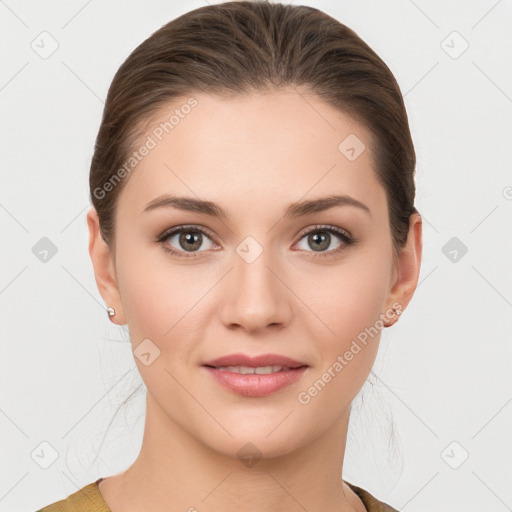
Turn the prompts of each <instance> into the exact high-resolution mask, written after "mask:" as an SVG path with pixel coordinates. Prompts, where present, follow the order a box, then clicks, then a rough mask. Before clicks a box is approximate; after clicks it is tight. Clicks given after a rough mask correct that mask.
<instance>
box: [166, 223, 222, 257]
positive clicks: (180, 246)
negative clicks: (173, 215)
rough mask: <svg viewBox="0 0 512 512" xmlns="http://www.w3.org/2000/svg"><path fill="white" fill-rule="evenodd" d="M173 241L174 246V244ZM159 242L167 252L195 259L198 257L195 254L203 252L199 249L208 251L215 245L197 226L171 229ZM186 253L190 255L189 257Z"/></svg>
mask: <svg viewBox="0 0 512 512" xmlns="http://www.w3.org/2000/svg"><path fill="white" fill-rule="evenodd" d="M173 239H174V240H173ZM173 241H174V245H173V244H172V242H173ZM157 242H158V243H160V244H161V245H162V246H163V248H164V249H165V250H166V251H168V252H170V253H172V254H176V255H178V256H184V257H185V258H194V257H196V255H195V254H194V253H197V252H203V251H200V250H199V249H201V248H203V249H206V250H208V249H211V248H212V246H213V245H214V243H213V242H212V240H211V238H210V236H209V235H208V234H207V233H206V231H204V230H203V229H199V228H198V227H196V226H179V227H176V228H172V229H169V230H167V231H165V232H164V233H163V234H162V235H160V236H159V237H158V239H157ZM205 242H206V243H205ZM205 246H206V247H205ZM186 253H190V254H188V255H187V254H186Z"/></svg>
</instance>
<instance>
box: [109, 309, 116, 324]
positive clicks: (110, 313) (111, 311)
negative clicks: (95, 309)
mask: <svg viewBox="0 0 512 512" xmlns="http://www.w3.org/2000/svg"><path fill="white" fill-rule="evenodd" d="M107 313H108V317H109V319H110V320H111V321H113V320H112V317H113V316H114V315H115V314H116V310H115V309H114V308H107Z"/></svg>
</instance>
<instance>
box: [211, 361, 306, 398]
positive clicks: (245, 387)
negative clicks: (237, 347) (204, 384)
mask: <svg viewBox="0 0 512 512" xmlns="http://www.w3.org/2000/svg"><path fill="white" fill-rule="evenodd" d="M220 366H249V367H251V368H255V367H258V366H286V367H287V368H289V369H288V370H283V371H280V372H276V373H270V374H265V375H257V374H241V373H234V372H230V371H227V370H219V369H218V368H215V367H220ZM203 367H204V368H206V370H207V371H208V373H209V374H210V375H212V377H213V378H214V379H215V380H216V381H217V382H218V383H219V384H221V385H222V386H224V387H226V388H228V389H230V390H231V391H234V392H235V393H238V394H241V395H245V396H266V395H270V394H271V393H275V392H276V391H279V390H280V389H283V388H284V387H286V386H289V385H291V384H293V383H294V382H296V381H298V380H299V379H300V378H301V376H302V374H303V373H304V371H305V370H306V369H307V368H308V365H306V364H304V363H301V362H299V361H296V360H295V359H291V358H289V357H286V356H280V355H275V354H264V355H260V356H247V355H245V354H231V355H229V356H224V357H220V358H218V359H214V360H211V361H208V362H206V363H205V364H204V365H203Z"/></svg>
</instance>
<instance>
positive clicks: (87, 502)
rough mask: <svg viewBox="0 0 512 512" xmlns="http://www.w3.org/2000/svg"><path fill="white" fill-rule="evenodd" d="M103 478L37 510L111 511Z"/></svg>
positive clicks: (385, 509) (374, 511) (373, 509)
mask: <svg viewBox="0 0 512 512" xmlns="http://www.w3.org/2000/svg"><path fill="white" fill-rule="evenodd" d="M102 480H103V478H98V480H96V481H95V482H92V483H90V484H88V485H86V486H85V487H82V488H81V489H79V490H78V491H76V492H75V493H73V494H70V495H69V496H68V497H67V498H65V499H63V500H60V501H57V502H55V503H52V504H51V505H48V506H46V507H44V508H42V509H40V510H38V511H37V512H111V510H110V509H109V508H108V506H107V504H106V503H105V502H104V501H103V497H102V495H101V493H100V490H99V488H98V484H99V482H101V481H102ZM345 483H346V484H347V485H348V486H349V487H350V488H351V489H352V490H353V491H354V492H355V493H356V494H357V495H358V496H359V498H360V499H361V501H362V502H363V504H364V506H365V507H366V510H367V511H368V512H398V511H397V510H396V509H394V508H392V507H390V506H389V505H387V504H386V503H383V502H382V501H379V500H378V499H377V498H375V497H374V496H372V495H371V494H370V493H369V492H368V491H365V490H364V489H361V488H360V487H357V486H356V485H354V484H350V483H349V482H347V481H345Z"/></svg>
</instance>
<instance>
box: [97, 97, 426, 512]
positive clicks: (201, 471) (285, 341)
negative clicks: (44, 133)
mask: <svg viewBox="0 0 512 512" xmlns="http://www.w3.org/2000/svg"><path fill="white" fill-rule="evenodd" d="M194 97H195V98H196V99H197V101H198V105H197V107H196V108H194V109H193V110H192V111H191V112H190V114H188V116H186V117H185V118H184V119H182V120H181V121H180V124H179V125H177V126H176V127H175V128H174V129H173V130H172V132H170V133H169V134H168V135H166V136H165V138H164V139H163V140H162V141H161V142H160V143H159V144H158V146H157V147H156V148H154V149H152V150H151V151H150V152H149V154H148V155H147V156H146V157H145V158H144V159H143V160H142V161H141V162H140V163H139V164H138V165H137V167H136V168H135V169H134V170H133V171H132V173H131V174H130V176H129V179H128V182H127V183H126V187H125V188H124V189H123V190H122V193H121V194H120V196H119V202H118V205H117V210H116V232H115V237H116V247H115V251H113V250H111V248H109V246H108V245H107V244H105V242H104V241H103V240H102V238H101V236H100V234H99V226H98V218H97V215H96V212H95V210H94V208H91V210H90V211H89V212H88V215H87V222H88V227H89V233H90V243H89V252H90V255H91V259H92V263H93V266H94V272H95V278H96V283H97V285H98V289H99V291H100V293H101V295H102V297H103V299H104V300H105V303H106V304H107V306H113V307H114V308H115V310H116V315H115V319H114V321H115V322H116V323H118V324H128V327H129V331H130V337H131V343H132V348H133V349H135V348H136V347H137V346H138V345H139V343H141V342H142V340H144V339H146V338H149V339H150V340H151V342H152V343H153V344H154V345H155V346H156V347H158V349H159V350H160V355H159V357H157V358H156V359H155V360H154V361H153V362H152V363H151V364H150V365H148V366H146V365H144V364H142V363H141V361H140V360H139V359H138V358H137V357H134V360H135V362H136V364H137V366H138V369H139V371H140V374H141V377H142V379H143V380H144V382H145V384H146V386H147V402H146V420H145V430H144V437H143V443H142V448H141V451H140V454H139V456H138V458H137V459H136V461H135V462H134V463H133V465H132V466H130V467H129V469H128V470H127V471H125V472H123V473H120V474H117V475H113V476H111V477H109V478H106V479H105V480H103V481H102V482H101V484H100V492H101V493H102V495H103V497H104V499H105V501H106V503H107V504H108V505H109V507H110V508H111V510H112V511H113V512H131V511H135V510H153V511H155V512H159V511H164V510H165V511H166V512H169V511H184V510H194V509H192V508H191V507H195V508H196V509H197V510H199V511H201V512H202V511H218V510H223V511H226V512H230V511H235V510H236V511H237V512H238V511H239V510H240V504H241V503H242V504H243V509H244V511H248V512H252V511H258V512H262V511H263V512H267V511H269V512H270V511H277V510H287V511H290V512H292V511H303V510H304V509H306V510H310V511H311V510H323V511H326V512H331V511H332V512H334V511H337V512H339V511H358V512H359V511H364V510H365V508H364V505H363V503H362V502H361V500H360V499H359V498H358V497H357V496H356V495H355V494H354V492H352V491H351V490H350V489H349V487H348V486H347V485H346V483H344V482H343V481H342V479H341V476H342V470H343V459H344V454H345V444H346V439H347V428H348V421H349V415H350V404H351V402H352V400H353V399H354V397H355V396H356V395H357V393H358V392H359V391H360V389H361V388H362V386H363V384H364V382H365V380H366V379H367V377H368V375H369V373H370V370H371V368H372V365H373V362H374V360H375V357H376V355H377V350H378V345H379V341H380V335H381V331H379V334H378V335H377V336H374V337H373V338H370V341H369V342H368V344H367V345H366V346H364V349H362V350H361V351H360V352H359V353H358V354H357V355H355V356H354V358H353V359H352V360H351V361H350V362H349V363H348V364H347V365H346V366H345V367H344V368H343V370H342V371H341V372H339V373H337V374H336V376H335V377H334V378H332V379H331V381H330V382H329V383H328V384H327V385H326V386H325V387H324V388H323V389H322V390H321V392H319V393H318V394H317V395H316V396H315V397H313V398H311V401H310V402H309V403H308V404H306V405H304V404H301V403H300V402H299V401H298V398H297V396H298V393H299V392H301V391H304V390H307V389H308V388H309V387H310V386H311V385H312V384H313V383H314V382H315V381H316V380H317V379H319V378H321V376H322V374H323V373H324V372H325V371H326V370H327V368H329V367H331V366H332V365H333V363H334V362H335V361H336V360H337V357H338V355H340V354H344V353H345V351H346V350H348V349H349V348H350V346H351V343H352V342H353V340H355V339H356V338H357V335H358V334H359V333H360V332H362V331H364V329H365V328H367V327H369V326H372V325H374V324H375V322H376V320H377V319H378V318H379V314H388V315H389V311H390V308H391V307H392V306H393V304H394V303H397V302H398V303H399V304H400V305H401V306H402V309H405V307H406V306H407V304H408V303H409V301H410V300H411V298H412V296H413V293H414V291H415V289H416V286H417V282H418V276H419V272H420V262H421V251H422V240H421V237H422V234H421V217H420V216H419V215H418V214H414V215H412V216H411V218H410V225H409V237H408V242H407V245H406V246H405V247H404V248H403V249H402V250H401V252H400V254H399V255H398V258H397V260H396V262H395V261H394V259H393V250H392V240H391V234H390V229H389V218H388V213H387V200H386V194H385V190H384V188H382V186H381V185H380V184H379V183H378V181H377V178H376V174H375V171H374V170H373V165H374V164H373V161H372V156H371V154H370V150H369V149H368V145H367V149H366V150H365V151H363V153H362V154H361V155H360V156H359V157H358V158H357V159H356V160H354V161H350V160H348V159H347V158H346V157H345V156H344V155H343V154H342V153H341V152H340V151H339V150H338V145H339V144H340V142H341V141H342V140H343V139H345V137H347V136H348V135H349V134H356V135H357V137H358V138H359V139H360V140H361V141H363V142H364V141H366V142H369V138H368V132H367V131H366V130H365V128H364V127H362V126H361V125H359V124H357V123H356V122H354V121H352V120H351V119H350V118H348V117H346V116H345V115H344V114H342V113H340V112H339V111H337V110H335V109H333V108H332V107H331V106H329V105H327V104H326V103H324V102H323V101H322V100H321V99H319V98H317V97H315V96H313V95H308V96H306V97H303V96H301V95H299V94H297V92H296V91H295V90H293V89H291V88H285V89H281V90H279V91H274V92H269V93H265V94H263V93H258V94H257V93H251V94H250V95H243V96H238V97H236V98H230V99H225V98H219V97H215V96H209V95H206V94H195V95H194ZM305 98H306V99H307V101H305ZM186 99H187V98H185V99H183V101H181V99H180V101H176V102H173V104H172V105H169V107H168V108H165V109H162V110H161V112H160V113H159V115H158V116H157V117H155V118H154V119H152V120H151V121H152V123H149V124H148V126H152V127H154V126H157V125H158V123H159V122H161V121H164V120H166V119H168V117H169V115H170V114H169V113H172V110H173V109H174V108H176V106H177V105H178V106H179V105H182V104H183V103H184V102H185V101H186ZM149 133H151V131H148V133H147V134H146V135H145V136H144V137H143V138H142V139H141V140H145V139H146V136H147V135H148V134H149ZM164 164H165V165H164ZM164 193H173V194H176V195H186V196H192V197H195V198H200V199H203V200H209V201H213V202H215V203H217V204H218V205H219V206H221V207H222V208H224V209H225V210H226V211H227V213H228V217H227V218H226V219H224V220H221V219H218V218H213V217H210V216H208V215H205V214H203V213H196V212H186V211H181V210H178V209H175V208H171V207H167V208H160V209H155V210H153V211H151V212H146V213H143V210H144V208H145V206H146V204H147V203H148V202H150V201H151V200H153V199H155V198H156V197H157V196H159V195H161V194H164ZM335 193H336V194H348V195H350V196H352V197H354V198H356V199H358V200H359V201H361V202H363V203H364V204H366V205H367V206H368V208H369V209H370V214H368V213H366V212H365V211H363V210H362V209H358V208H356V207H353V206H341V207H336V208H332V209H330V210H327V211H324V212H317V213H314V214H311V215H308V216H304V217H299V218H286V219H285V218H283V214H284V211H285V208H286V207H287V206H288V205H289V204H290V203H293V202H296V201H299V200H309V199H314V198H319V197H324V196H328V195H331V194H335ZM183 224H195V225H198V226H200V227H202V228H205V230H206V235H203V239H202V240H203V244H202V245H201V246H200V248H199V249H192V250H193V251H195V253H194V254H195V255H196V256H197V257H196V258H187V255H190V254H191V252H190V245H186V241H185V245H183V241H182V244H181V245H180V239H179V234H178V235H174V236H173V237H171V238H169V239H168V240H167V241H166V242H165V243H166V244H167V245H168V246H171V247H173V248H174V249H175V250H177V251H181V252H180V254H181V255H182V256H180V255H172V254H170V253H168V252H166V251H165V249H164V246H163V245H161V244H160V245H159V244H158V243H156V242H155V239H156V238H157V237H158V235H160V234H162V233H163V232H164V231H165V230H167V229H168V228H171V227H174V226H179V225H183ZM315 224H325V225H329V226H335V227H339V228H341V229H344V230H346V231H348V232H349V233H350V234H351V235H352V237H353V238H354V239H355V240H356V243H355V244H353V245H345V246H344V247H343V248H342V249H341V251H339V252H337V254H335V255H334V256H333V257H325V258H322V257H320V256H319V255H320V254H325V253H328V252H331V253H333V251H334V250H335V249H336V248H338V247H340V246H343V244H345V242H343V241H342V240H340V239H338V238H337V237H336V235H331V238H330V240H331V241H330V244H329V243H328V242H327V243H328V245H327V248H323V249H321V250H320V251H315V246H314V245H313V244H312V243H308V236H307V235H306V236H304V234H303V233H304V232H306V229H307V231H313V230H314V229H315ZM191 229H192V231H194V228H191ZM195 229H197V228H195ZM318 231H320V232H321V231H322V230H321V229H319V230H317V232H318ZM194 232H195V231H194ZM324 233H325V232H324ZM210 234H211V235H213V236H209V235H210ZM247 236H251V237H253V238H254V239H255V240H256V241H257V242H258V243H259V245H260V246H261V247H262V249H263V252H262V254H261V255H260V256H259V257H258V258H257V259H256V260H255V261H253V262H252V263H248V262H247V261H245V260H244V259H243V258H242V257H240V256H239V254H238V253H237V252H236V249H237V247H238V246H239V244H240V243H241V242H242V241H243V240H244V239H245V238H246V237H247ZM327 236H329V235H328V234H327ZM187 248H188V249H189V252H187ZM397 319H398V317H396V316H395V317H393V318H391V317H390V316H387V317H386V321H385V326H390V325H392V324H393V323H394V322H395V321H396V320H397ZM239 352H242V353H246V354H266V353H273V354H281V355H286V356H289V357H292V358H294V359H297V360H299V361H301V362H303V363H306V364H308V365H309V368H308V369H307V371H306V372H305V373H304V374H303V376H302V377H301V379H300V380H299V382H297V383H294V384H292V385H291V386H288V387H286V388H284V389H282V390H280V391H278V392H276V393H274V394H272V395H269V396H265V397H246V396H242V395H239V394H236V393H234V392H232V391H230V390H227V389H225V388H224V387H221V386H220V385H219V384H218V383H217V382H216V381H215V380H214V379H213V378H212V377H211V376H210V375H209V374H208V373H207V372H206V371H204V368H201V364H202V363H204V362H205V361H207V360H210V359H213V358H217V357H220V356H223V355H227V354H232V353H239ZM247 442H251V443H252V444H253V445H254V446H255V447H256V448H257V450H258V451H259V452H260V453H261V455H262V457H261V458H260V459H259V460H258V461H257V462H256V464H254V465H253V466H252V467H248V466H247V465H245V464H244V463H243V462H242V461H241V460H240V459H239V458H238V457H237V452H238V451H239V450H240V449H241V448H242V446H244V445H245V444H246V443H247ZM148 475H150V478H148Z"/></svg>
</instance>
